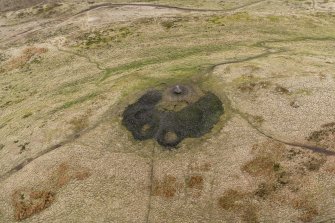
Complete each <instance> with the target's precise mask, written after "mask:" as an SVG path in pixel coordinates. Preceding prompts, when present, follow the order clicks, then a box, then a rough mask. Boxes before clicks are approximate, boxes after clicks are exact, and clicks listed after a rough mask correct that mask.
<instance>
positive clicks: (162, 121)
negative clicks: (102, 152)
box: [123, 90, 223, 147]
mask: <svg viewBox="0 0 335 223" xmlns="http://www.w3.org/2000/svg"><path fill="white" fill-rule="evenodd" d="M172 94H173V93H172ZM176 94H177V96H175V97H176V98H178V97H180V96H184V95H183V94H181V95H180V96H179V95H178V94H179V93H176ZM185 94H188V92H186V93H185ZM161 100H162V93H161V92H159V91H157V90H154V91H148V92H147V93H146V94H144V95H143V96H142V97H141V98H140V99H139V100H138V101H137V102H135V103H134V104H131V105H129V106H128V107H127V108H126V110H125V111H124V113H123V125H124V126H126V127H127V129H128V130H129V131H131V133H132V134H133V136H134V138H135V139H137V140H146V139H150V138H155V139H156V140H157V142H158V143H159V144H160V145H163V146H168V147H174V146H176V145H178V144H179V143H180V142H181V141H182V140H183V139H185V138H190V137H191V138H194V137H200V136H202V135H204V134H205V133H207V132H209V131H210V130H211V129H212V127H213V125H214V124H215V123H217V122H218V120H219V118H220V116H221V114H222V113H223V106H222V103H221V101H220V99H219V98H218V97H217V96H216V95H214V94H213V93H210V92H208V93H206V94H205V95H204V96H202V97H201V98H200V99H199V100H197V101H196V102H194V103H191V104H188V105H187V106H186V107H184V108H183V109H181V110H180V111H162V110H159V109H158V108H157V106H156V105H157V104H158V103H159V102H160V101H161Z"/></svg>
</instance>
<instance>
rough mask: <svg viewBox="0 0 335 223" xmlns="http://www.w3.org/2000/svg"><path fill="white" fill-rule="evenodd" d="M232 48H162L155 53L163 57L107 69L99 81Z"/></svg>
mask: <svg viewBox="0 0 335 223" xmlns="http://www.w3.org/2000/svg"><path fill="white" fill-rule="evenodd" d="M231 48H232V46H228V45H204V46H196V47H191V48H186V49H180V48H163V49H156V50H157V52H158V51H161V52H164V53H163V55H159V56H156V57H151V58H147V59H142V60H138V61H133V62H131V63H127V64H123V65H120V66H117V67H114V68H107V69H106V71H105V74H104V75H103V77H102V78H101V81H104V80H106V79H107V78H109V77H110V76H113V75H115V74H118V73H122V72H125V71H128V70H132V69H138V68H141V67H144V66H148V65H153V64H157V63H164V62H168V61H173V60H179V59H182V58H185V57H189V56H193V55H197V54H201V53H208V52H217V51H222V50H228V49H231Z"/></svg>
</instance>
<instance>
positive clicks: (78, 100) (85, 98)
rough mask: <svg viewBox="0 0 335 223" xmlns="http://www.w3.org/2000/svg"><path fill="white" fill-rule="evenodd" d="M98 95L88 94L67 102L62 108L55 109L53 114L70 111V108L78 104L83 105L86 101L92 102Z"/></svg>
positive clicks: (94, 93) (95, 93)
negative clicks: (64, 110)
mask: <svg viewBox="0 0 335 223" xmlns="http://www.w3.org/2000/svg"><path fill="white" fill-rule="evenodd" d="M97 95H98V93H97V92H93V93H89V94H86V95H84V96H82V97H79V98H76V99H74V100H72V101H68V102H65V103H64V104H63V105H62V106H59V107H57V108H55V109H54V110H52V112H51V113H55V112H57V111H60V110H63V109H68V108H70V107H72V106H74V105H77V104H80V103H83V102H85V101H88V100H91V99H92V98H95V97H96V96H97Z"/></svg>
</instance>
